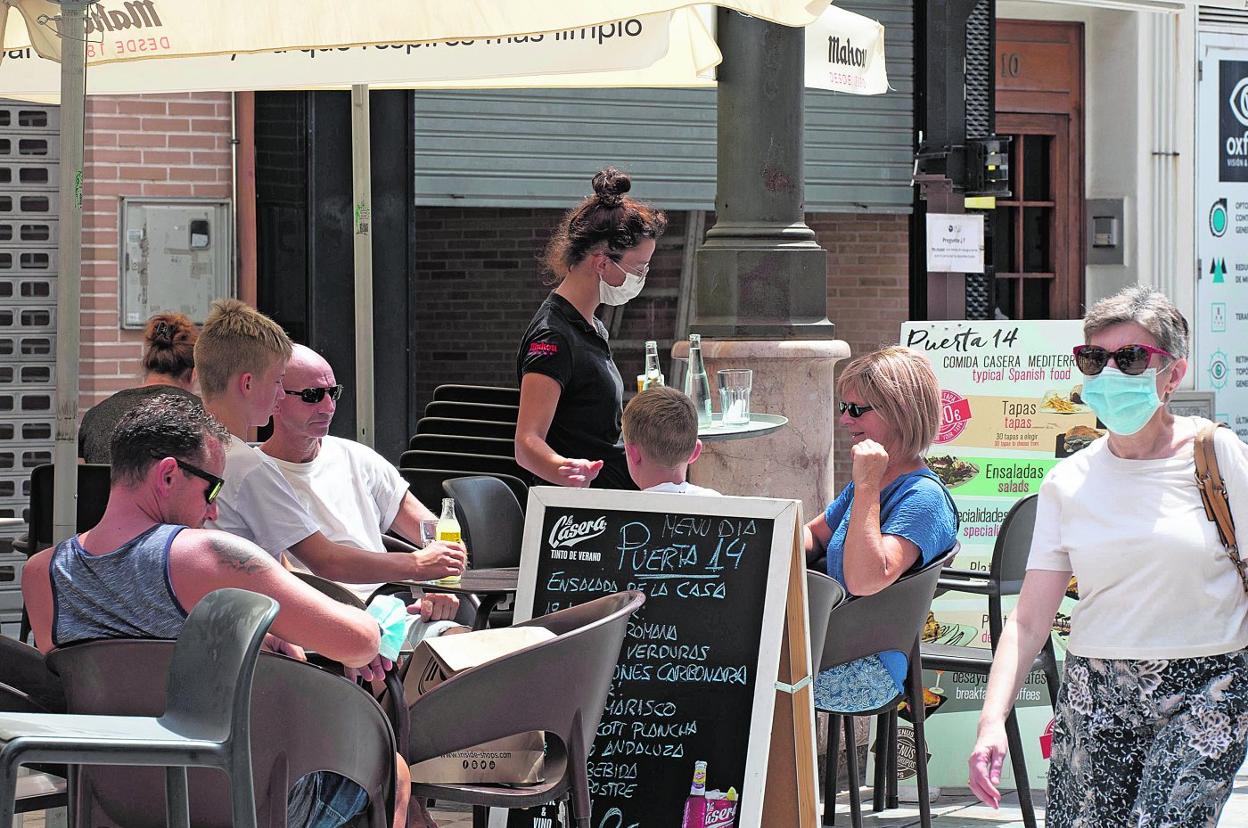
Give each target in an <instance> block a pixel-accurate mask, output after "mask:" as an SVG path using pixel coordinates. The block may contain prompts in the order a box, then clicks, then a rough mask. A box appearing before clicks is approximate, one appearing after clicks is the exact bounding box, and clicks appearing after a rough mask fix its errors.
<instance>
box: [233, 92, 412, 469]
mask: <svg viewBox="0 0 1248 828" xmlns="http://www.w3.org/2000/svg"><path fill="white" fill-rule="evenodd" d="M411 98H412V96H411V93H409V92H403V91H383V92H373V93H371V98H370V110H371V132H372V135H371V138H372V147H371V152H372V166H373V173H372V189H373V302H374V312H373V330H374V361H373V370H374V378H373V382H374V387H375V388H376V396H377V399H376V400H375V423H376V435H377V439H376V448H377V450H378V451H379V452H381V454H382V455H383V456H385V457H387V458H390V459H392V460H397V459H398V456H399V454H400V453H401V452H402V451H403V449H405V448H406V447H407V440H408V437H409V436H410V434H411V431H412V430H413V428H414V426H415V419H416V418H415V412H413V410H412V400H411V395H410V393H409V389H410V386H411V382H410V377H411V364H410V354H411V336H412V334H413V332H412V330H411V326H409V324H408V320H409V318H410V316H411V314H410V313H409V308H410V307H411V288H410V285H411V279H410V273H411V269H412V267H411V260H410V252H411V242H410V237H409V234H410V233H411V231H412V211H413V204H414V194H413V189H412V188H413V171H412V158H413V153H412V134H413V129H412V101H411ZM256 200H257V205H256V206H257V235H258V238H257V259H258V264H257V305H258V306H259V308H260V310H262V311H264V312H265V313H267V314H269V315H270V316H272V317H273V318H274V319H276V320H277V321H278V322H279V323H280V324H281V325H282V326H283V327H284V328H285V329H286V330H287V332H288V333H289V334H290V336H291V338H292V339H294V340H295V341H296V342H301V343H303V344H305V345H308V346H309V347H311V348H313V349H315V350H316V351H318V352H320V353H321V354H323V355H324V356H325V358H326V359H327V360H329V362H330V364H331V365H332V366H333V368H334V374H335V376H336V378H337V380H338V381H339V382H340V383H342V384H344V385H345V386H346V388H347V390H346V392H345V393H344V394H343V396H342V399H340V400H339V401H338V411H337V414H336V415H335V416H334V423H333V427H332V433H333V434H335V435H337V436H340V437H348V438H354V437H355V392H354V388H355V317H354V310H355V294H354V287H353V285H354V282H353V279H354V277H353V271H354V253H353V246H352V245H353V237H352V232H353V213H352V205H351V96H350V93H348V92H261V93H257V95H256Z"/></svg>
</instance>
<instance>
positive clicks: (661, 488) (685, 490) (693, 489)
mask: <svg viewBox="0 0 1248 828" xmlns="http://www.w3.org/2000/svg"><path fill="white" fill-rule="evenodd" d="M646 491H647V492H670V493H671V494H691V495H714V496H715V497H719V496H720V494H719V492H717V491H715V490H714V489H708V488H706V487H705V486H695V485H693V484H692V483H690V482H689V481H688V480H686V481H685V482H684V483H673V482H671V481H670V480H666V481H664V482H662V483H656V484H655V485H653V486H651V487H650V488H648V489H646Z"/></svg>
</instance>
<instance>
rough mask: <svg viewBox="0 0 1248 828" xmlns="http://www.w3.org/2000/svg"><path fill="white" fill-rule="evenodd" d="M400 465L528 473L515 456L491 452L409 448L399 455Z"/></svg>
mask: <svg viewBox="0 0 1248 828" xmlns="http://www.w3.org/2000/svg"><path fill="white" fill-rule="evenodd" d="M399 467H400V468H404V469H456V470H458V469H468V470H469V471H474V472H484V473H486V474H508V475H511V476H512V477H515V478H517V479H519V480H523V479H524V478H525V476H526V475H527V474H528V472H527V471H525V470H524V469H523V468H521V467H520V464H519V463H517V462H516V461H515V458H514V457H498V456H496V455H489V454H465V453H462V452H449V451H421V450H419V449H417V450H416V451H412V450H410V449H409V450H408V451H405V452H403V454H402V455H401V456H400V457H399Z"/></svg>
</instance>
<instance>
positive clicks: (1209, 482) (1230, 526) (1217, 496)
mask: <svg viewBox="0 0 1248 828" xmlns="http://www.w3.org/2000/svg"><path fill="white" fill-rule="evenodd" d="M1228 427H1229V426H1227V424H1226V423H1213V422H1211V423H1208V424H1206V425H1204V426H1201V428H1200V430H1199V431H1197V432H1196V445H1195V450H1194V453H1195V457H1196V485H1197V486H1198V487H1199V488H1200V500H1201V502H1202V503H1203V504H1204V507H1205V517H1207V518H1208V519H1209V520H1211V521H1213V523H1214V525H1215V526H1217V528H1218V539H1219V540H1221V541H1222V545H1223V546H1225V547H1226V553H1227V554H1228V555H1229V556H1230V558H1231V561H1232V562H1233V563H1234V564H1235V569H1236V570H1237V571H1238V572H1239V580H1240V581H1241V582H1242V583H1243V585H1244V591H1245V592H1248V571H1245V567H1244V562H1243V560H1242V559H1241V558H1240V556H1239V544H1238V543H1237V542H1236V539H1235V517H1234V515H1232V514H1231V504H1230V501H1229V500H1228V499H1227V495H1226V483H1225V482H1224V481H1223V480H1222V472H1221V470H1220V469H1219V468H1218V455H1217V452H1216V451H1215V449H1214V435H1215V434H1216V433H1217V430H1218V429H1219V428H1228Z"/></svg>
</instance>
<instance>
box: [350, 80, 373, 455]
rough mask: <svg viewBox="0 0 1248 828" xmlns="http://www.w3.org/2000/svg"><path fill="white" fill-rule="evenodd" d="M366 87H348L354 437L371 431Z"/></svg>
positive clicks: (366, 439) (367, 436)
mask: <svg viewBox="0 0 1248 828" xmlns="http://www.w3.org/2000/svg"><path fill="white" fill-rule="evenodd" d="M368 118H369V110H368V86H367V85H366V84H361V83H357V84H355V85H353V86H352V87H351V187H352V198H351V203H352V205H353V206H354V210H353V212H354V214H355V233H354V238H355V434H356V437H355V439H356V440H358V441H359V442H361V443H363V444H364V445H366V446H369V447H370V448H371V447H372V446H373V445H374V444H375V441H376V435H375V434H374V433H373V402H374V398H373V232H372V230H373V185H372V162H371V152H372V149H371V146H370V132H369V120H368Z"/></svg>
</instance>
